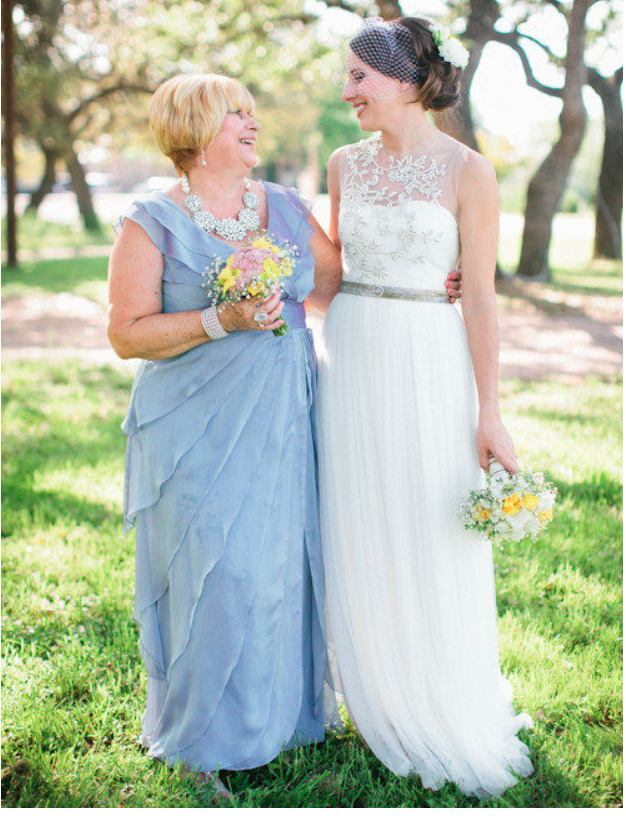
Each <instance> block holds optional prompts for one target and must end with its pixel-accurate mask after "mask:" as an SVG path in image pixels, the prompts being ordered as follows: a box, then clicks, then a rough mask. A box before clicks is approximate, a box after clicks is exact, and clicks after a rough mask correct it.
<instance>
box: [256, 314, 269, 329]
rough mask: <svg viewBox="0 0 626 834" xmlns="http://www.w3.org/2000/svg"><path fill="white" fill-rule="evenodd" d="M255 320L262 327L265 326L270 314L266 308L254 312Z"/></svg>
mask: <svg viewBox="0 0 626 834" xmlns="http://www.w3.org/2000/svg"><path fill="white" fill-rule="evenodd" d="M254 320H255V322H256V323H257V324H258V325H259V326H260V327H265V325H266V324H267V322H268V320H269V316H268V314H267V313H266V312H265V310H260V311H259V312H258V313H255V314H254Z"/></svg>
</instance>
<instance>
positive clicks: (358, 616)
mask: <svg viewBox="0 0 626 834" xmlns="http://www.w3.org/2000/svg"><path fill="white" fill-rule="evenodd" d="M466 54H467V53H466V52H465V50H464V48H463V47H462V46H461V44H460V43H459V42H458V41H457V40H456V39H453V38H449V36H448V33H447V31H446V30H445V29H442V28H441V27H436V26H434V24H432V23H431V21H428V20H425V19H421V18H402V19H400V20H399V21H396V22H394V23H392V24H387V23H383V22H382V21H380V20H378V19H374V20H373V21H367V23H366V26H365V27H364V29H363V30H362V32H361V33H360V34H358V35H357V36H356V37H355V38H353V39H352V41H351V42H350V49H349V51H348V53H347V73H348V75H347V82H346V84H345V87H344V91H343V96H342V97H343V100H344V101H345V102H347V103H349V104H351V105H352V106H353V107H354V108H355V111H356V115H357V118H358V119H359V122H360V124H361V127H362V128H363V130H365V131H379V134H378V135H376V136H374V137H373V138H369V139H364V140H363V141H361V142H358V143H357V144H355V145H350V146H347V147H344V148H340V149H339V150H337V151H335V153H334V154H333V155H332V156H331V159H330V162H329V190H330V194H331V201H332V215H331V237H333V239H334V241H335V242H336V244H337V245H339V246H341V249H342V258H343V274H344V280H343V283H342V285H341V290H340V292H339V294H338V295H337V296H336V297H335V299H334V301H333V302H332V304H331V306H330V309H329V312H328V314H327V316H326V321H325V325H324V332H323V341H324V349H323V351H322V355H321V357H320V360H321V361H320V380H319V401H318V413H319V423H320V466H321V512H322V529H323V544H324V557H325V569H326V585H327V600H328V615H329V626H330V630H331V632H332V639H333V641H334V648H335V652H336V659H337V668H338V675H339V678H340V682H341V690H342V692H343V694H344V699H345V702H346V706H347V708H348V710H349V713H350V715H351V718H352V720H353V722H354V723H355V725H356V726H357V728H358V730H359V732H360V733H361V735H362V736H363V738H364V739H365V741H366V742H367V744H368V745H369V747H370V748H371V749H372V751H373V752H374V753H375V754H376V756H378V758H379V759H381V760H382V761H383V762H384V763H385V764H386V765H387V767H389V768H390V769H391V770H392V771H394V772H395V773H397V774H400V775H408V774H417V775H419V776H420V777H421V780H422V783H423V785H424V786H425V787H428V788H439V787H441V786H442V785H443V784H444V782H446V781H451V782H455V783H456V784H458V786H459V787H460V789H461V790H462V791H463V792H464V793H466V794H468V795H476V796H479V797H487V796H494V795H498V794H501V793H502V792H503V791H504V790H505V789H506V788H507V787H509V786H511V785H513V784H515V782H516V778H515V775H514V774H518V775H528V774H530V773H531V772H532V765H531V763H530V760H529V757H528V748H527V747H526V746H525V745H524V744H523V743H522V742H521V741H520V740H519V739H518V738H517V735H516V734H517V732H518V731H519V730H520V729H521V728H522V727H525V726H526V727H528V726H531V725H532V722H531V720H530V718H529V717H528V716H526V715H524V714H520V715H516V714H515V712H514V711H513V708H512V704H511V691H510V687H509V686H508V684H507V682H506V681H505V680H504V678H502V676H501V674H500V669H499V659H498V647H497V632H496V607H495V592H494V575H493V563H492V557H491V547H490V545H489V544H488V543H485V542H483V541H481V540H478V539H476V538H474V537H473V536H472V535H471V534H469V533H466V532H465V531H464V530H463V529H462V528H461V525H460V523H459V522H458V521H457V520H456V517H455V508H456V505H457V503H458V501H459V499H460V498H461V497H462V496H464V495H465V494H466V493H467V492H468V491H469V490H470V489H476V488H479V487H480V485H481V479H482V471H481V467H483V469H484V468H485V467H486V466H487V465H488V459H489V456H490V455H493V456H494V457H495V458H497V460H498V461H500V462H501V463H502V464H503V465H504V466H505V467H506V469H508V470H509V471H511V472H515V471H516V462H515V455H514V449H513V443H512V441H511V439H510V437H509V435H508V433H507V431H506V429H505V427H504V425H503V423H502V420H501V418H500V412H499V408H498V327H497V320H496V299H495V291H494V272H495V262H496V246H497V231H498V196H497V185H496V179H495V174H494V170H493V167H492V165H491V164H490V163H489V162H488V161H487V160H486V159H485V158H484V157H482V156H481V155H480V154H478V153H475V152H473V151H471V150H469V149H468V148H467V147H465V146H464V145H462V144H460V143H459V142H457V141H455V140H454V139H452V138H450V137H449V136H447V135H445V134H443V133H441V132H439V131H438V130H436V129H435V128H434V127H432V125H431V124H430V122H429V121H428V120H427V118H426V111H427V110H443V109H445V108H447V107H450V106H451V105H453V104H455V103H456V101H457V99H458V90H459V83H460V77H461V73H462V66H463V64H464V62H465V61H466ZM459 245H460V250H461V251H462V257H463V288H464V293H463V319H461V317H460V316H459V314H458V313H457V310H456V309H455V308H454V307H453V306H451V305H450V304H448V303H439V302H445V301H446V294H445V292H443V291H440V287H441V283H442V280H443V279H444V278H445V276H446V274H447V273H448V272H449V271H450V269H452V268H453V267H454V266H455V264H456V262H457V259H458V256H459Z"/></svg>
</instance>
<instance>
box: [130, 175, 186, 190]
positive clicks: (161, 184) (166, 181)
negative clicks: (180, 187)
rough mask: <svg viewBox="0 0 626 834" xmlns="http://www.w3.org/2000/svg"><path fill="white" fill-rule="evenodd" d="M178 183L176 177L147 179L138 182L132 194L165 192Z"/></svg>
mask: <svg viewBox="0 0 626 834" xmlns="http://www.w3.org/2000/svg"><path fill="white" fill-rule="evenodd" d="M177 182H178V178H177V177H148V179H145V180H142V181H141V182H138V183H137V185H134V186H133V188H132V190H133V191H134V192H141V193H144V194H145V193H148V192H149V191H167V189H168V188H171V187H172V186H173V185H176V183H177Z"/></svg>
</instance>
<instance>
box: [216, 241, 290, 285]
mask: <svg viewBox="0 0 626 834" xmlns="http://www.w3.org/2000/svg"><path fill="white" fill-rule="evenodd" d="M266 258H271V259H272V260H273V261H276V263H278V258H277V257H276V255H275V254H274V253H273V252H272V251H271V250H270V249H258V248H255V247H252V246H246V247H245V248H244V249H239V250H238V251H237V252H235V253H234V254H233V255H231V256H230V258H229V259H228V265H229V266H230V267H231V268H232V269H239V270H241V272H240V274H239V275H238V276H237V278H236V284H237V286H238V287H239V288H243V287H247V286H248V284H249V283H250V281H251V280H252V279H253V278H256V277H257V275H260V274H261V272H262V270H263V262H264V261H265V259H266Z"/></svg>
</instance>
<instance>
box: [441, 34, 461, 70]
mask: <svg viewBox="0 0 626 834" xmlns="http://www.w3.org/2000/svg"><path fill="white" fill-rule="evenodd" d="M437 48H438V50H439V54H440V55H441V57H442V58H443V60H444V61H448V62H449V63H451V64H452V66H454V67H460V68H461V69H465V67H466V66H467V62H468V60H469V52H468V51H467V49H466V48H465V47H464V46H463V44H462V43H461V41H460V40H459V39H458V38H448V39H447V40H444V41H443V43H441V44H439V45H438V47H437Z"/></svg>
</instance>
